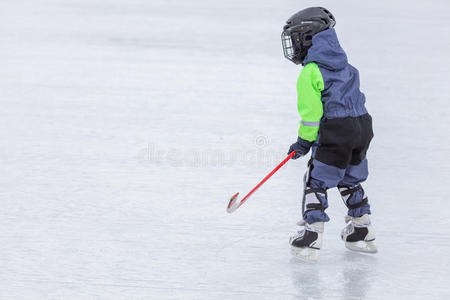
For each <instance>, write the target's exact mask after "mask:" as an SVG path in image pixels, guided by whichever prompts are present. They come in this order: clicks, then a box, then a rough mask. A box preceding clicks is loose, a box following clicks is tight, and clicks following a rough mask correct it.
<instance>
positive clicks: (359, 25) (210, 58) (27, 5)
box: [0, 0, 450, 299]
mask: <svg viewBox="0 0 450 300" xmlns="http://www.w3.org/2000/svg"><path fill="white" fill-rule="evenodd" d="M313 5H323V6H325V7H327V8H328V9H330V10H331V11H332V12H333V13H334V14H335V16H336V18H337V26H336V30H337V33H338V35H339V37H340V40H341V44H342V46H343V48H344V49H345V50H346V51H347V54H348V56H349V61H350V62H351V63H352V64H353V65H355V66H356V67H358V68H359V70H360V75H361V89H362V91H363V92H364V93H365V94H366V97H367V107H368V109H369V111H370V113H371V114H372V116H373V119H374V130H375V139H374V141H373V144H372V147H371V149H370V152H369V154H368V158H369V162H370V170H371V175H370V178H369V180H368V182H367V183H366V185H365V189H366V190H367V192H368V195H369V200H370V202H371V204H372V212H373V215H372V221H373V224H374V227H375V229H376V231H377V234H378V235H377V244H378V248H379V250H380V251H379V253H378V254H376V255H373V256H368V255H361V254H357V253H351V252H349V251H347V250H345V248H344V245H343V243H342V241H340V237H339V234H340V230H341V228H342V227H343V226H344V221H343V218H344V215H345V213H346V209H345V207H344V205H343V204H342V201H341V200H340V197H339V195H338V193H337V191H335V190H334V191H332V192H330V194H329V198H330V199H329V202H330V208H329V209H328V213H329V215H330V217H331V221H330V222H329V223H328V224H326V227H325V233H324V246H323V250H321V257H320V259H319V262H318V263H317V264H305V263H302V262H299V261H297V260H296V259H294V258H292V257H291V255H290V253H289V246H288V238H289V236H290V235H291V234H293V233H294V232H295V231H296V230H297V228H296V225H295V223H296V221H298V220H299V217H300V197H301V184H300V183H301V178H302V176H303V173H304V171H305V166H306V161H307V159H306V158H303V159H300V160H297V161H290V162H288V164H287V165H286V166H285V167H284V168H282V169H281V170H280V171H279V172H278V173H277V174H276V175H275V176H274V177H273V178H272V179H271V180H270V181H268V182H267V183H266V184H265V185H264V186H263V187H262V188H261V189H260V190H258V192H257V193H256V194H255V195H254V196H252V198H250V200H249V201H248V202H247V203H246V204H245V205H244V206H242V207H241V208H240V209H239V210H238V211H237V212H236V213H234V214H232V215H228V214H226V212H225V208H226V205H227V202H228V200H229V198H230V197H231V195H233V194H234V193H235V192H238V191H239V192H241V194H245V193H246V192H248V191H249V190H250V188H251V187H253V186H254V185H255V184H256V183H257V182H258V181H259V180H260V179H261V178H262V177H264V175H265V174H267V173H268V172H269V171H270V170H271V169H272V168H273V166H275V165H276V164H277V163H278V162H279V161H281V160H282V159H283V157H284V155H285V153H286V152H287V149H288V147H289V145H290V144H291V143H292V142H294V141H295V139H296V134H297V126H298V121H299V117H298V115H297V110H296V90H295V86H296V80H297V76H298V74H299V72H300V67H298V66H295V65H294V64H292V63H290V62H289V61H287V60H285V59H284V58H283V56H282V50H281V42H280V33H281V28H282V25H283V23H284V22H285V20H286V19H287V18H288V17H289V16H290V15H292V14H293V13H294V12H296V11H297V10H299V9H302V8H305V7H308V6H313ZM449 15H450V4H449V2H448V1H446V0H441V1H438V0H436V1H406V0H403V1H391V0H377V1H357V0H354V1H318V2H316V1H302V2H301V3H300V2H298V1H293V0H291V1H269V0H262V1H256V0H255V1H245V0H240V1H237V0H232V1H220V2H219V1H206V0H201V1H197V0H195V1H171V0H148V1H144V0H109V1H106V0H104V1H100V0H64V1H63V0H37V1H25V0H2V1H1V2H0V44H1V46H0V105H1V109H0V170H1V172H0V201H1V202H0V203H1V206H0V242H1V243H0V279H1V280H0V299H448V298H450V287H449V283H450V201H449V197H448V195H449V194H448V186H449V185H450V160H449V153H450V140H449V138H450V134H449V128H450V118H449V113H450V96H449V95H450V84H449V79H450V77H449V74H450V73H449V65H450V57H449V53H450V41H449V35H450V25H449V22H448V19H449V17H448V16H449Z"/></svg>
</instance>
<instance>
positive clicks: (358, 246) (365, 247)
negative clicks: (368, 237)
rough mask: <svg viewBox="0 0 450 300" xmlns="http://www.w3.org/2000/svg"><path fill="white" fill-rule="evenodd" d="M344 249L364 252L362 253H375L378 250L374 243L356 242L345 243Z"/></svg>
mask: <svg viewBox="0 0 450 300" xmlns="http://www.w3.org/2000/svg"><path fill="white" fill-rule="evenodd" d="M345 247H346V248H347V249H349V250H352V251H357V252H364V253H377V252H378V249H377V246H376V245H375V242H374V241H370V242H366V241H358V242H345Z"/></svg>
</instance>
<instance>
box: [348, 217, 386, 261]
mask: <svg viewBox="0 0 450 300" xmlns="http://www.w3.org/2000/svg"><path fill="white" fill-rule="evenodd" d="M345 222H346V223H347V226H346V227H345V228H344V229H343V230H342V233H341V238H342V240H343V241H344V242H345V247H346V248H347V249H349V250H352V251H358V252H366V253H376V252H378V249H377V247H376V245H375V242H374V241H375V231H374V229H373V227H372V225H371V223H370V218H369V215H368V214H365V215H363V216H361V217H359V218H354V217H350V216H346V217H345Z"/></svg>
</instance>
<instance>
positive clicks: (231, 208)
mask: <svg viewBox="0 0 450 300" xmlns="http://www.w3.org/2000/svg"><path fill="white" fill-rule="evenodd" d="M294 155H295V151H292V152H291V154H289V155H288V156H287V157H286V158H285V159H284V160H283V161H282V162H281V163H280V164H279V165H278V166H276V167H275V169H273V170H272V172H270V173H269V174H268V175H267V176H266V177H264V179H263V180H261V182H260V183H258V184H257V185H256V186H255V187H254V188H253V189H252V190H251V191H250V192H249V193H248V194H247V195H246V196H245V197H244V198H243V199H242V200H241V201H239V202H238V200H237V197H238V195H239V193H236V194H235V195H233V197H231V199H230V202H229V203H228V207H227V212H228V213H230V214H231V213H232V212H234V211H235V210H236V209H238V208H239V207H240V206H241V205H242V204H244V202H245V201H246V200H247V199H248V198H249V197H250V195H251V194H253V193H254V192H255V191H256V190H257V189H258V188H259V187H260V186H261V185H263V184H264V182H266V181H267V179H269V178H270V177H271V176H272V175H273V174H275V172H276V171H278V170H279V169H280V168H281V167H282V166H283V165H284V164H285V163H286V162H287V161H288V160H290V159H291V157H292V156H294Z"/></svg>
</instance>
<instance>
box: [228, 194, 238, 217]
mask: <svg viewBox="0 0 450 300" xmlns="http://www.w3.org/2000/svg"><path fill="white" fill-rule="evenodd" d="M238 196H239V193H236V194H234V195H233V197H231V199H230V202H229V203H228V207H227V213H229V214H231V213H232V212H234V211H235V210H236V209H238V207H239V202H238V201H237V200H238V199H237V198H238Z"/></svg>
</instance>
